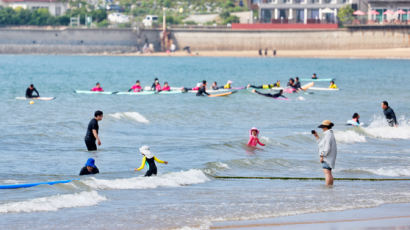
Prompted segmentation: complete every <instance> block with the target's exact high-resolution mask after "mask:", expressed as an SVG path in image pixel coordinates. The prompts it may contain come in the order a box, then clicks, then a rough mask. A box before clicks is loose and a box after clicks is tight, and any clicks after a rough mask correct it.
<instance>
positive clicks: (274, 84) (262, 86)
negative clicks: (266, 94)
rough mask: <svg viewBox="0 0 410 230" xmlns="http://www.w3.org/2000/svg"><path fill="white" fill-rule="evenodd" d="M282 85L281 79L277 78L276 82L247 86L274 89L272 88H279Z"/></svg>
mask: <svg viewBox="0 0 410 230" xmlns="http://www.w3.org/2000/svg"><path fill="white" fill-rule="evenodd" d="M279 87H280V81H279V80H277V81H276V83H272V84H267V85H259V86H256V85H251V84H249V85H248V86H247V87H246V88H255V89H272V88H279Z"/></svg>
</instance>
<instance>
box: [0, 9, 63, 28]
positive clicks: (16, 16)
mask: <svg viewBox="0 0 410 230" xmlns="http://www.w3.org/2000/svg"><path fill="white" fill-rule="evenodd" d="M69 23H70V18H69V17H67V16H65V15H64V16H59V17H55V16H52V15H51V14H50V13H49V12H48V10H47V9H37V10H26V9H23V8H17V9H12V8H8V7H7V8H0V25H1V26H8V25H13V26H20V25H33V26H48V25H50V26H61V25H68V24H69Z"/></svg>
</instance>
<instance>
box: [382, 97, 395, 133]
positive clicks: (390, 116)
mask: <svg viewBox="0 0 410 230" xmlns="http://www.w3.org/2000/svg"><path fill="white" fill-rule="evenodd" d="M382 109H383V113H384V116H385V117H386V120H387V123H388V124H389V126H391V127H397V125H398V124H399V123H398V122H397V119H396V114H395V113H394V111H393V109H392V108H390V107H389V103H388V102H387V101H383V102H382Z"/></svg>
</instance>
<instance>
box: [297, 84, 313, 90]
mask: <svg viewBox="0 0 410 230" xmlns="http://www.w3.org/2000/svg"><path fill="white" fill-rule="evenodd" d="M314 85H315V83H314V82H311V83H308V84H306V85H304V86H302V87H300V88H302V89H303V90H307V89H309V88H310V87H312V86H314Z"/></svg>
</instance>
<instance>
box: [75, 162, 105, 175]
mask: <svg viewBox="0 0 410 230" xmlns="http://www.w3.org/2000/svg"><path fill="white" fill-rule="evenodd" d="M97 173H100V171H99V170H98V168H97V166H96V165H95V160H94V158H88V160H87V163H85V166H84V167H83V168H82V169H81V171H80V176H83V175H90V174H97Z"/></svg>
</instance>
